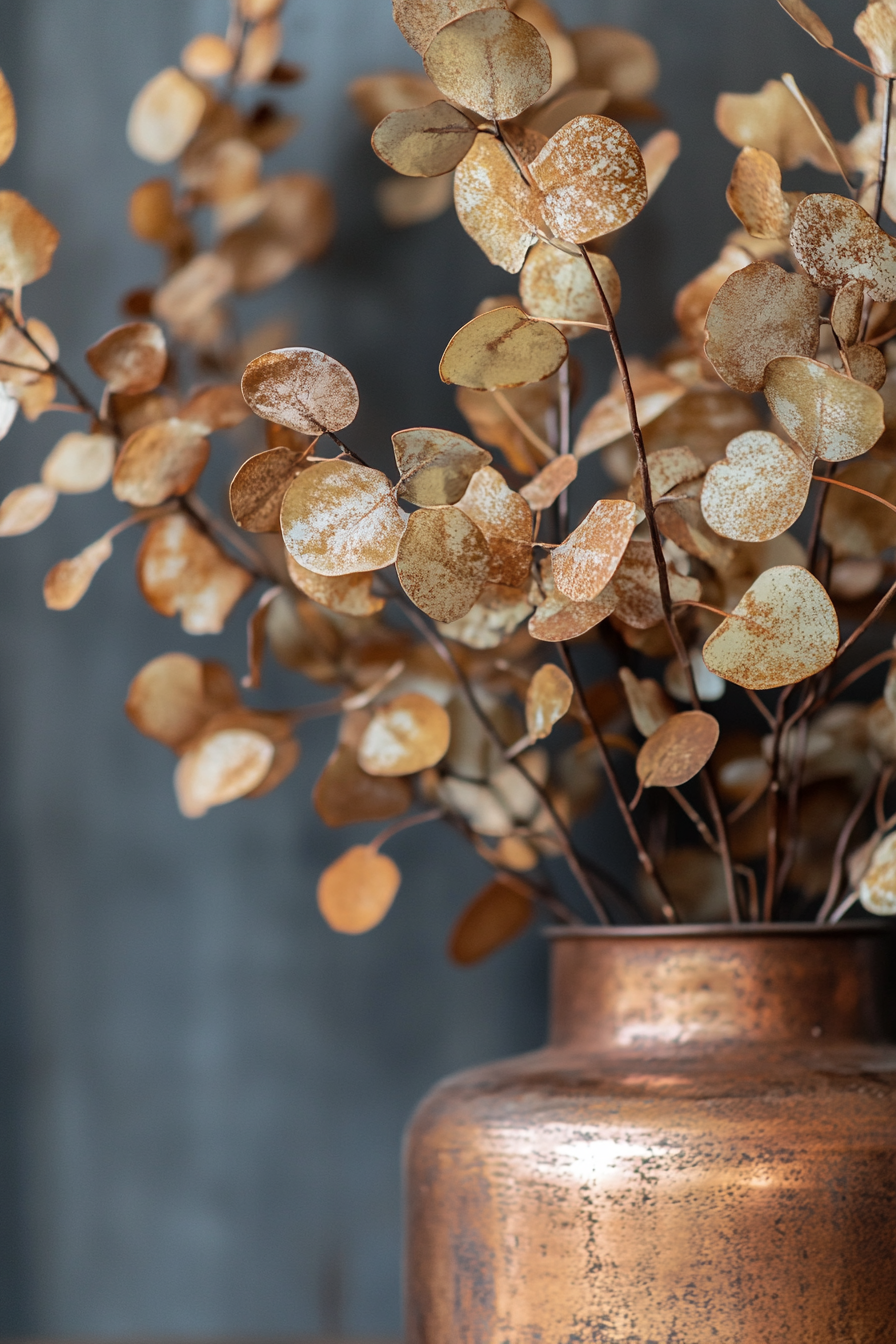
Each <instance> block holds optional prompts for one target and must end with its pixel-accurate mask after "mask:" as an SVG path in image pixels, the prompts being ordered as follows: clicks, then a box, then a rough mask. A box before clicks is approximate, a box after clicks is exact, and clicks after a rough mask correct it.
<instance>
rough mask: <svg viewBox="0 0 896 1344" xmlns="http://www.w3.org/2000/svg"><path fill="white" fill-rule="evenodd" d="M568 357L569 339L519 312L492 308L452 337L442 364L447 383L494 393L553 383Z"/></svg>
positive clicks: (443, 375) (440, 369)
mask: <svg viewBox="0 0 896 1344" xmlns="http://www.w3.org/2000/svg"><path fill="white" fill-rule="evenodd" d="M568 354H569V346H568V344H567V341H566V337H565V336H563V335H562V334H561V333H560V332H559V331H558V330H557V328H556V327H553V326H551V324H550V323H549V322H533V321H532V319H531V318H528V317H527V316H526V314H525V313H524V312H522V311H521V309H519V308H513V307H507V308H493V309H492V310H491V311H490V312H487V313H482V314H481V315H480V316H479V317H474V318H473V320H472V322H468V323H467V324H466V326H464V327H461V329H460V331H459V332H458V333H457V334H456V335H455V336H452V338H451V340H450V341H449V342H448V347H447V349H446V350H445V353H444V355H443V356H442V359H441V362H440V364H439V376H440V377H441V379H442V382H443V383H455V384H458V385H459V386H461V387H477V388H481V389H483V390H489V389H492V388H496V387H520V386H522V384H523V383H537V382H541V380H542V379H544V378H550V376H551V374H552V373H556V372H557V370H558V369H559V367H560V365H561V364H562V363H563V361H564V360H565V359H566V357H567V355H568Z"/></svg>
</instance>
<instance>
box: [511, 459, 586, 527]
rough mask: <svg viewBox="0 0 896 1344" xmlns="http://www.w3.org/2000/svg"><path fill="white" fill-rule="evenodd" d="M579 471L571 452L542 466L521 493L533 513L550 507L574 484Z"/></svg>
mask: <svg viewBox="0 0 896 1344" xmlns="http://www.w3.org/2000/svg"><path fill="white" fill-rule="evenodd" d="M578 471H579V464H578V462H577V461H576V459H575V458H574V457H573V456H572V455H571V454H569V453H566V454H564V456H563V457H555V458H554V460H553V462H549V463H548V464H547V466H546V467H542V469H541V471H540V472H539V473H538V475H537V476H533V477H532V480H531V481H527V482H526V484H525V485H524V486H522V488H521V489H520V494H521V495H522V497H523V499H524V500H525V501H526V503H527V504H528V505H529V508H530V509H532V511H533V513H534V512H537V511H538V510H539V509H549V508H550V507H551V505H552V504H553V503H554V501H555V500H556V499H558V498H559V496H560V495H562V493H563V491H564V490H566V489H568V487H569V486H570V485H572V483H573V481H574V480H575V478H576V476H577V475H578Z"/></svg>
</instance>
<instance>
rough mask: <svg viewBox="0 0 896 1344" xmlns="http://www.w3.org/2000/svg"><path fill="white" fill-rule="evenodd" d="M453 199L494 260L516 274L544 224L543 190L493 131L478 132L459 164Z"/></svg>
mask: <svg viewBox="0 0 896 1344" xmlns="http://www.w3.org/2000/svg"><path fill="white" fill-rule="evenodd" d="M454 204H455V206H456V208H457V217H458V219H459V220H460V222H461V224H462V225H463V227H464V228H465V229H466V231H467V233H468V234H469V235H470V237H471V238H472V239H473V241H474V242H475V243H477V244H478V246H479V247H481V248H482V250H483V252H484V253H485V255H486V256H487V257H488V259H489V261H490V262H492V263H493V265H495V266H500V267H502V269H503V270H505V271H509V272H510V273H511V274H512V275H516V273H517V272H518V271H519V269H520V267H521V266H522V264H523V262H524V261H525V258H526V253H527V251H528V250H529V248H530V247H531V246H532V244H533V243H534V242H535V238H536V235H537V230H538V228H539V221H540V216H539V211H538V195H537V193H536V192H535V191H534V190H533V188H532V187H531V185H530V184H529V183H528V182H527V181H526V179H525V178H524V177H523V175H522V173H521V172H520V170H519V169H518V168H517V166H516V164H515V163H514V161H513V159H512V158H511V156H510V154H509V152H508V151H507V149H505V147H504V145H503V144H502V143H501V141H500V140H497V139H496V138H495V137H494V136H491V135H479V136H477V137H476V141H475V144H474V145H473V147H472V149H471V150H470V151H469V153H468V154H467V156H466V158H465V159H464V160H463V162H462V163H460V164H459V165H458V168H457V172H456V173H455V177H454Z"/></svg>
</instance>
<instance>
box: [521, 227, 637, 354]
mask: <svg viewBox="0 0 896 1344" xmlns="http://www.w3.org/2000/svg"><path fill="white" fill-rule="evenodd" d="M589 255H590V257H591V265H592V266H593V267H594V269H595V271H596V272H597V277H598V279H599V280H600V283H601V288H602V289H603V291H604V294H605V295H606V296H607V301H608V302H609V305H610V308H611V309H612V311H613V312H614V313H617V312H618V311H619V304H620V301H621V298H622V286H621V285H620V283H619V275H618V273H617V271H616V267H615V266H614V265H613V263H612V261H611V260H610V258H609V257H605V256H603V255H602V254H601V253H600V252H593V253H589ZM520 298H521V299H522V301H523V307H524V308H525V309H526V312H527V313H530V314H531V315H532V316H533V317H543V318H547V320H548V321H549V322H557V323H562V324H563V325H564V327H565V328H566V330H565V332H564V334H565V335H566V337H567V339H572V338H573V337H575V336H581V335H583V334H584V333H585V332H587V330H588V328H587V327H582V326H575V325H574V324H575V323H577V322H578V323H581V322H589V323H596V324H597V325H599V326H602V327H605V326H606V322H605V320H604V310H603V307H602V305H601V302H600V299H599V298H598V297H597V290H596V289H595V286H594V281H593V279H592V277H591V271H590V270H589V268H588V265H587V263H586V262H585V260H584V258H582V257H572V256H570V255H569V253H568V252H560V251H559V250H558V249H557V248H556V247H551V246H550V244H549V243H536V245H535V246H534V247H533V248H532V250H531V252H530V253H529V255H528V256H527V257H526V261H525V264H524V265H523V270H522V274H521V275H520ZM567 324H569V325H567Z"/></svg>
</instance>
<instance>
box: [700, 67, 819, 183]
mask: <svg viewBox="0 0 896 1344" xmlns="http://www.w3.org/2000/svg"><path fill="white" fill-rule="evenodd" d="M809 106H810V107H811V108H812V111H813V113H814V114H815V116H816V118H817V119H818V122H819V124H820V125H822V126H823V125H824V118H823V117H822V116H821V113H820V112H819V111H818V109H817V108H816V107H815V106H814V104H812V103H810V104H809ZM716 125H717V126H718V128H719V130H720V131H721V132H722V135H724V137H725V139H726V140H730V141H731V143H732V144H734V145H740V146H746V145H751V146H752V147H753V148H754V149H763V150H765V152H766V153H767V154H771V156H772V157H773V158H774V159H777V161H778V163H779V165H780V166H781V167H782V168H784V169H787V168H799V166H800V164H801V163H806V162H809V163H812V164H814V165H815V167H816V168H821V169H822V170H823V171H824V172H827V173H839V171H840V167H839V165H838V163H837V161H836V159H835V158H834V156H833V155H832V153H831V151H830V150H829V149H828V147H827V145H826V144H825V142H824V141H823V140H822V138H821V136H820V135H819V134H818V131H817V130H816V129H815V127H814V126H813V124H812V122H811V120H810V119H809V117H808V116H807V114H806V113H805V111H804V110H803V108H802V107H801V106H800V104H799V102H798V101H797V99H796V98H795V97H794V96H793V94H792V93H791V92H790V90H789V89H788V88H787V87H786V85H784V84H782V83H781V81H780V80H779V79H769V80H767V81H766V83H765V84H763V86H762V88H761V89H760V91H759V93H721V94H719V97H718V99H717V101H716Z"/></svg>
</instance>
